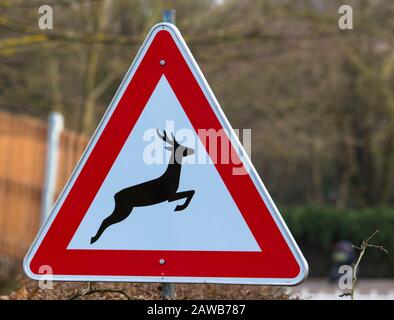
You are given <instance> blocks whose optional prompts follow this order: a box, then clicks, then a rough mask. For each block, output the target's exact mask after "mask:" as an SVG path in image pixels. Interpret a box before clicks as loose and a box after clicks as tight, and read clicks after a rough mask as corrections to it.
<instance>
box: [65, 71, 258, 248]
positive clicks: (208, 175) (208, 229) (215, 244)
mask: <svg viewBox="0 0 394 320" xmlns="http://www.w3.org/2000/svg"><path fill="white" fill-rule="evenodd" d="M166 127H167V128H169V127H173V128H172V130H171V131H172V132H175V138H176V140H177V141H178V142H180V143H182V144H184V145H186V146H188V147H191V148H193V149H196V150H198V152H200V154H199V156H200V157H201V156H203V157H204V159H209V157H208V155H207V153H206V151H205V148H204V147H203V145H202V144H201V142H200V141H199V139H198V137H197V134H196V132H195V131H194V129H193V127H192V125H191V123H190V121H189V119H188V118H187V115H186V114H185V112H184V111H183V108H182V106H181V105H180V103H179V101H178V99H177V98H176V96H175V94H174V92H173V90H172V89H171V86H170V84H169V83H168V81H167V79H166V78H165V76H164V75H163V76H162V78H161V79H160V81H159V83H158V85H157V87H156V88H155V90H154V92H153V94H152V96H151V97H150V99H149V101H148V103H147V105H146V106H145V108H144V111H143V112H142V114H141V116H140V118H139V120H138V122H137V124H136V126H135V127H134V129H133V131H132V132H131V134H130V135H129V137H128V139H127V141H126V143H125V145H124V147H123V149H122V150H121V152H120V153H119V155H118V157H117V159H116V161H115V162H114V164H113V165H112V168H111V170H110V171H109V173H108V175H107V177H106V178H105V180H104V182H103V184H102V186H101V188H100V190H99V192H98V193H97V195H96V197H95V199H94V200H93V202H92V204H91V206H90V208H89V210H88V211H87V213H86V215H85V217H84V219H83V220H82V223H81V225H80V226H79V228H78V230H77V232H76V233H75V235H74V237H73V239H72V241H71V243H70V245H69V246H68V248H69V249H113V250H192V251H194V250H201V251H260V248H259V246H258V244H257V243H256V240H255V239H254V237H253V235H252V233H251V232H250V230H249V228H248V226H247V224H246V222H245V220H244V218H243V216H242V214H241V213H240V212H239V210H238V208H237V205H236V204H235V202H234V200H233V198H232V197H231V195H230V194H229V192H228V190H227V188H226V186H225V185H224V183H223V180H222V178H221V177H220V175H219V174H218V172H217V170H216V168H215V166H214V164H213V163H212V162H211V163H202V164H199V163H187V162H188V161H187V160H188V158H184V159H183V164H182V171H181V175H180V184H179V188H178V190H179V191H182V190H195V194H194V196H193V198H192V200H191V201H190V204H189V205H188V207H187V208H186V209H185V210H183V211H174V209H175V207H176V205H177V204H180V203H183V202H184V200H182V199H181V200H178V201H175V202H168V201H166V202H162V203H159V204H156V205H153V206H146V207H140V208H134V209H133V210H132V211H131V214H130V216H128V217H127V219H125V220H124V221H122V222H120V223H117V224H114V225H112V226H110V227H108V229H106V231H105V232H104V233H103V235H102V236H101V237H100V239H99V240H98V241H96V242H95V243H93V244H90V239H91V237H92V236H93V235H94V234H95V233H96V231H97V230H98V228H99V227H100V224H101V222H102V221H103V220H104V219H105V218H106V217H107V216H108V215H109V214H110V213H111V212H113V210H114V206H115V202H114V197H113V196H114V194H115V193H116V192H118V191H119V190H122V189H125V188H127V187H130V186H132V185H138V184H139V183H141V182H144V181H147V180H152V179H155V178H157V177H159V176H160V175H162V174H163V172H165V170H166V168H167V166H168V162H169V160H168V159H169V158H170V154H171V152H170V151H166V150H165V148H164V147H165V145H164V143H163V141H162V140H161V139H160V138H159V137H158V136H157V133H156V130H157V129H159V130H160V131H161V132H163V131H164V130H165V129H166ZM185 129H186V130H187V131H186V130H185ZM182 131H183V132H187V133H190V132H192V133H193V134H194V137H190V136H189V137H187V138H189V140H192V141H189V143H183V141H182V140H184V139H185V137H182V136H181V135H182ZM191 138H192V139H191ZM197 143H198V145H196V144H197ZM149 145H151V146H152V145H153V148H151V149H149ZM149 150H156V151H159V152H160V150H164V151H163V153H162V154H158V155H157V157H154V156H152V155H150V154H149ZM202 153H203V154H202ZM196 155H197V152H196V153H195V154H194V155H193V158H191V159H190V160H189V162H192V161H193V160H194V156H196ZM152 158H153V160H157V162H161V163H152V164H147V162H148V163H149V162H151V161H152ZM195 162H197V161H195ZM207 162H208V161H207ZM213 212H215V214H212V213H213Z"/></svg>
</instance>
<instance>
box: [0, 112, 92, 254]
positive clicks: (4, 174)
mask: <svg viewBox="0 0 394 320" xmlns="http://www.w3.org/2000/svg"><path fill="white" fill-rule="evenodd" d="M46 139H47V123H46V122H43V121H40V120H37V119H34V118H31V117H27V116H20V115H13V114H9V113H4V112H0V257H3V259H4V257H6V258H7V259H20V258H22V257H23V256H24V255H25V253H26V250H27V249H28V247H29V246H30V244H31V242H32V240H33V239H34V237H35V235H36V233H37V231H38V228H39V225H40V209H41V194H42V186H43V180H44V170H45V159H46ZM87 142H88V140H87V138H86V137H85V136H81V135H79V134H75V133H72V132H68V131H64V132H63V133H62V136H61V139H60V154H59V165H58V177H57V195H58V194H59V193H60V191H61V189H62V188H63V186H64V184H65V182H66V181H67V180H68V178H69V176H70V174H71V172H72V170H73V168H74V166H75V164H76V163H77V161H78V159H79V157H80V156H81V154H82V152H83V150H84V149H85V146H86V144H87Z"/></svg>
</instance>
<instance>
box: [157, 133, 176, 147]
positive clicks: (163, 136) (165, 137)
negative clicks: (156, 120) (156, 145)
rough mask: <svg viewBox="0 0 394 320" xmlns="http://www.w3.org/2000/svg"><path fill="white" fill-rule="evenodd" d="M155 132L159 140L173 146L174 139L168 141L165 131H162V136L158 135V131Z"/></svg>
mask: <svg viewBox="0 0 394 320" xmlns="http://www.w3.org/2000/svg"><path fill="white" fill-rule="evenodd" d="M156 131H157V135H158V136H159V138H160V139H162V140H163V141H164V142H167V143H168V144H170V145H174V140H175V139H173V140H170V139H169V138H168V136H167V133H166V131H165V130H164V131H163V133H164V134H163V135H162V134H160V131H159V129H156ZM171 135H172V136H174V135H173V134H172V133H171Z"/></svg>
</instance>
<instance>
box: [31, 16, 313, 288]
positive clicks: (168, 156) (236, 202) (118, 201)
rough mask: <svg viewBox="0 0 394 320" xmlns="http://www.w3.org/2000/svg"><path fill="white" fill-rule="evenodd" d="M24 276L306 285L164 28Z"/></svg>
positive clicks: (147, 46) (155, 32)
mask: <svg viewBox="0 0 394 320" xmlns="http://www.w3.org/2000/svg"><path fill="white" fill-rule="evenodd" d="M215 134H219V138H218V139H216V140H215V139H214V140H210V139H211V137H212V135H215ZM214 138H215V137H214ZM216 138H217V136H216ZM225 146H227V151H226V148H223V147H225ZM223 150H225V151H224V153H223ZM226 153H227V155H228V154H230V155H231V158H230V160H229V159H226ZM181 169H182V170H181ZM42 266H46V269H44V270H46V271H45V273H46V274H42V270H43V269H42ZM49 267H50V268H51V269H50V270H51V272H52V274H48V273H47V272H48V268H49ZM24 270H25V272H26V274H27V275H28V276H29V277H31V278H33V279H46V278H49V277H51V278H52V279H54V280H77V281H84V280H85V281H143V282H196V283H197V282H208V283H245V284H280V285H292V284H297V283H299V282H301V281H302V280H303V279H304V278H305V277H306V275H307V272H308V266H307V263H306V261H305V259H304V257H303V256H302V253H301V252H300V250H299V248H298V246H297V244H296V243H295V241H294V239H293V237H292V236H291V234H290V232H289V230H288V229H287V227H286V225H285V223H284V221H283V220H282V218H281V216H280V214H279V212H278V210H277V209H276V207H275V205H274V203H273V202H272V200H271V198H270V196H269V194H268V192H267V190H266V189H265V187H264V185H263V183H262V181H261V180H260V178H259V176H258V174H257V172H256V171H255V169H254V168H253V166H252V164H251V162H250V160H249V158H248V156H247V155H246V153H245V151H244V149H243V148H242V146H241V144H240V143H239V140H238V138H237V137H236V135H235V133H234V131H233V129H232V128H231V126H230V124H229V123H228V121H227V119H226V117H225V116H224V114H223V112H222V109H221V108H220V106H219V104H218V102H217V101H216V99H215V97H214V95H213V93H212V91H211V89H210V88H209V86H208V84H207V82H206V81H205V79H204V76H203V75H202V73H201V71H200V69H199V67H198V66H197V64H196V62H195V60H194V58H193V57H192V55H191V53H190V51H189V49H188V48H187V46H186V44H185V42H184V40H183V39H182V36H181V35H180V33H179V31H178V29H177V28H176V27H175V26H173V25H172V24H168V23H160V24H158V25H156V26H154V27H153V28H152V30H151V31H150V33H149V35H148V37H147V38H146V40H145V42H144V44H143V46H142V47H141V49H140V51H139V52H138V54H137V57H136V59H135V61H134V62H133V64H132V65H131V67H130V69H129V71H128V72H127V74H126V76H125V78H124V80H123V82H122V84H121V86H120V88H119V89H118V91H117V93H116V95H115V97H114V98H113V100H112V102H111V104H110V106H109V108H108V110H107V112H106V114H105V115H104V117H103V119H102V121H101V123H100V125H99V126H98V128H97V130H96V132H95V133H94V135H93V137H92V139H91V141H90V143H89V145H88V147H87V149H86V151H85V152H84V154H83V156H82V158H81V160H80V161H79V163H78V165H77V167H76V168H75V170H74V172H73V174H72V176H71V178H70V180H69V182H68V183H67V185H66V186H65V188H64V190H63V192H62V193H61V195H60V197H59V199H58V201H57V202H56V204H55V206H54V208H53V211H52V213H51V215H50V216H49V218H48V219H47V221H46V222H45V224H44V225H43V227H42V228H41V230H40V232H39V234H38V236H37V238H36V239H35V241H34V243H33V244H32V246H31V248H30V250H29V252H28V253H27V255H26V257H25V261H24Z"/></svg>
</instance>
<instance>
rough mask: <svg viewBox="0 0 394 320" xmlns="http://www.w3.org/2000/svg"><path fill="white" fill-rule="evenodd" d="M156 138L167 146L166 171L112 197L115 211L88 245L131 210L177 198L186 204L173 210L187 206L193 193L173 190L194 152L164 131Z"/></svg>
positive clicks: (176, 186)
mask: <svg viewBox="0 0 394 320" xmlns="http://www.w3.org/2000/svg"><path fill="white" fill-rule="evenodd" d="M157 135H158V136H159V137H160V138H161V139H162V140H163V141H164V142H166V143H168V144H169V146H166V147H165V148H166V149H167V150H169V151H171V152H172V153H171V158H170V162H169V164H168V166H167V169H166V171H165V172H164V173H163V174H162V175H161V176H160V177H158V178H156V179H153V180H149V181H146V182H143V183H141V184H137V185H135V186H132V187H128V188H125V189H123V190H120V191H119V192H117V193H116V194H115V196H114V199H115V209H114V211H113V212H112V213H111V214H110V215H109V216H108V217H107V218H105V219H104V220H103V222H102V223H101V225H100V228H99V229H98V231H97V233H96V235H95V236H94V237H92V238H91V241H90V243H91V244H93V243H95V242H96V241H97V240H98V239H99V238H100V237H101V235H102V234H103V232H104V231H105V230H106V229H107V228H108V227H109V226H111V225H113V224H115V223H118V222H121V221H123V220H124V219H126V218H127V217H128V216H129V215H130V213H131V211H132V210H133V208H135V207H145V206H151V205H154V204H157V203H160V202H164V201H169V202H172V201H177V200H180V199H186V201H185V202H184V203H183V204H181V205H179V204H178V205H177V206H176V207H175V210H174V211H181V210H184V209H186V208H187V206H188V205H189V203H190V201H191V200H192V197H193V195H194V192H195V191H194V190H189V191H182V192H177V191H178V187H179V179H180V176H181V167H182V159H183V158H184V157H187V156H189V155H192V154H193V153H194V150H193V149H191V148H188V147H185V146H183V145H181V144H179V143H178V142H177V141H176V140H175V137H174V135H173V134H172V133H171V137H172V139H171V140H170V139H169V138H168V136H167V134H166V132H165V131H164V134H163V135H161V134H160V132H159V130H157Z"/></svg>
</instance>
